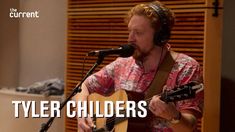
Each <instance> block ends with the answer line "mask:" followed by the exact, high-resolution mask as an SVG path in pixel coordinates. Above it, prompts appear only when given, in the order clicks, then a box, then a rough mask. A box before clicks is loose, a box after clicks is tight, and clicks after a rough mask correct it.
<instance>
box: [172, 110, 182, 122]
mask: <svg viewBox="0 0 235 132" xmlns="http://www.w3.org/2000/svg"><path fill="white" fill-rule="evenodd" d="M178 113H179V114H178V115H177V116H176V117H175V118H172V119H171V120H170V123H171V124H177V123H179V122H180V119H181V117H182V115H181V112H178Z"/></svg>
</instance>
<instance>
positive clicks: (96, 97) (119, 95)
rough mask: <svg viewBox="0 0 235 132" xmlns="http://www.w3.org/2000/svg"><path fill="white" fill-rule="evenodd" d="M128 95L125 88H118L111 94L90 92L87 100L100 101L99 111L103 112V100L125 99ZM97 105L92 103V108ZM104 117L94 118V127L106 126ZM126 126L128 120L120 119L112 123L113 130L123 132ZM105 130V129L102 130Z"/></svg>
mask: <svg viewBox="0 0 235 132" xmlns="http://www.w3.org/2000/svg"><path fill="white" fill-rule="evenodd" d="M127 100H128V97H127V94H126V92H125V90H118V91H116V92H115V93H114V94H112V95H111V96H108V97H105V96H102V95H100V94H97V93H92V94H91V95H89V96H88V102H89V101H93V102H95V101H99V102H100V106H99V107H100V113H101V114H104V101H112V102H114V104H115V102H116V101H127ZM96 107H97V106H95V105H94V110H95V109H96ZM106 120H107V119H106V118H96V119H95V124H96V129H102V128H105V127H106ZM127 126H128V120H125V121H122V122H120V123H118V124H116V125H114V130H115V132H125V131H127ZM104 131H107V130H104Z"/></svg>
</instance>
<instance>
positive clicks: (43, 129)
mask: <svg viewBox="0 0 235 132" xmlns="http://www.w3.org/2000/svg"><path fill="white" fill-rule="evenodd" d="M104 57H105V56H104V55H99V56H98V59H97V61H96V63H95V64H94V65H93V66H92V67H91V69H90V70H89V71H88V72H87V74H86V75H85V76H84V77H83V79H82V80H81V81H80V83H78V84H77V85H76V86H75V88H74V89H73V91H72V93H71V94H69V96H68V97H67V98H66V99H65V100H64V101H63V102H62V103H61V104H60V108H59V110H60V111H61V110H62V109H63V107H64V106H65V105H66V104H67V102H68V101H69V100H70V99H71V98H72V97H73V96H74V95H76V94H77V93H80V92H81V91H82V89H81V86H82V83H83V82H84V81H85V80H86V79H87V77H89V76H90V75H91V74H92V73H93V71H94V70H95V68H96V67H97V66H99V65H100V64H101V63H102V61H103V60H104ZM54 115H55V116H54V117H50V118H49V119H48V121H47V122H46V123H42V124H41V129H40V132H47V130H48V129H49V128H50V127H51V125H52V123H53V121H54V119H55V117H56V116H57V113H56V112H55V114H54Z"/></svg>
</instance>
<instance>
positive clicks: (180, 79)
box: [171, 56, 204, 118]
mask: <svg viewBox="0 0 235 132" xmlns="http://www.w3.org/2000/svg"><path fill="white" fill-rule="evenodd" d="M176 67H177V70H176V69H175V72H174V73H172V76H171V78H174V79H175V82H174V84H175V87H176V86H181V85H186V84H188V83H190V82H196V83H198V84H199V83H202V80H203V79H202V70H201V67H200V65H199V63H198V62H197V61H196V60H194V59H192V58H190V57H187V56H186V57H185V58H184V59H182V60H181V62H180V63H179V64H178V66H176ZM174 79H173V80H174ZM203 101H204V91H203V90H201V91H200V92H198V93H197V94H196V96H195V97H194V98H192V99H186V100H182V101H178V102H177V103H176V106H177V108H178V109H179V110H190V111H193V112H194V113H195V114H196V115H195V116H197V118H200V117H201V116H202V112H203Z"/></svg>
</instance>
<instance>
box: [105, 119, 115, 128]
mask: <svg viewBox="0 0 235 132" xmlns="http://www.w3.org/2000/svg"><path fill="white" fill-rule="evenodd" d="M106 122H108V123H106V129H107V130H108V131H112V130H113V128H114V125H115V117H111V118H107V121H106Z"/></svg>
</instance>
